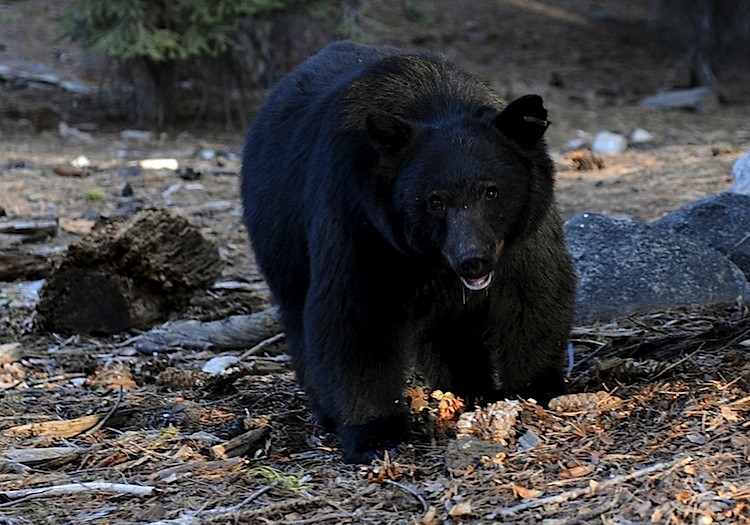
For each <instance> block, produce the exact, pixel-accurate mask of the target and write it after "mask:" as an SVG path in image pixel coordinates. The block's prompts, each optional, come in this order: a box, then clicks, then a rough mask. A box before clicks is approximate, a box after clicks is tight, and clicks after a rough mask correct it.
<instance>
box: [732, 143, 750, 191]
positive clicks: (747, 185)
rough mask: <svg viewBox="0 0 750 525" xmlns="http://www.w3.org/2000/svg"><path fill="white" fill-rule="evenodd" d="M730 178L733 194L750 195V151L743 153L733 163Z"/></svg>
mask: <svg viewBox="0 0 750 525" xmlns="http://www.w3.org/2000/svg"><path fill="white" fill-rule="evenodd" d="M732 177H733V178H734V182H733V183H732V191H733V192H734V193H742V194H744V195H750V151H748V152H747V153H745V154H744V155H743V156H741V157H740V158H739V159H737V162H735V163H734V166H733V167H732Z"/></svg>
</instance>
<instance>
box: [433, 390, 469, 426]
mask: <svg viewBox="0 0 750 525" xmlns="http://www.w3.org/2000/svg"><path fill="white" fill-rule="evenodd" d="M431 397H432V398H433V399H435V400H437V401H438V407H437V419H436V420H435V424H436V425H437V426H445V424H446V423H447V422H451V421H455V420H456V419H457V418H458V413H459V412H461V410H463V409H464V406H465V405H464V400H463V399H461V398H460V397H458V396H456V395H454V394H453V393H452V392H442V391H440V390H435V391H434V392H432V394H431Z"/></svg>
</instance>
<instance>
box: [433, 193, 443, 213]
mask: <svg viewBox="0 0 750 525" xmlns="http://www.w3.org/2000/svg"><path fill="white" fill-rule="evenodd" d="M429 203H430V207H431V208H432V209H433V210H442V209H443V208H445V202H444V201H443V198H442V197H441V196H440V195H431V196H430V198H429Z"/></svg>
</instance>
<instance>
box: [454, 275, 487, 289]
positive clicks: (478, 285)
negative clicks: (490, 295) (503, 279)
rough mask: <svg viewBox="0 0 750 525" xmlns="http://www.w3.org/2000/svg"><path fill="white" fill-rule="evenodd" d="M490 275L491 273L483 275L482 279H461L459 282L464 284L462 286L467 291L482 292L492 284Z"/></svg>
mask: <svg viewBox="0 0 750 525" xmlns="http://www.w3.org/2000/svg"><path fill="white" fill-rule="evenodd" d="M492 273H493V272H490V273H488V274H487V275H483V276H482V277H477V278H476V279H469V278H466V277H461V282H462V283H464V286H465V287H466V288H468V289H469V290H472V291H477V290H484V289H485V288H487V287H488V286H489V285H490V283H491V282H492Z"/></svg>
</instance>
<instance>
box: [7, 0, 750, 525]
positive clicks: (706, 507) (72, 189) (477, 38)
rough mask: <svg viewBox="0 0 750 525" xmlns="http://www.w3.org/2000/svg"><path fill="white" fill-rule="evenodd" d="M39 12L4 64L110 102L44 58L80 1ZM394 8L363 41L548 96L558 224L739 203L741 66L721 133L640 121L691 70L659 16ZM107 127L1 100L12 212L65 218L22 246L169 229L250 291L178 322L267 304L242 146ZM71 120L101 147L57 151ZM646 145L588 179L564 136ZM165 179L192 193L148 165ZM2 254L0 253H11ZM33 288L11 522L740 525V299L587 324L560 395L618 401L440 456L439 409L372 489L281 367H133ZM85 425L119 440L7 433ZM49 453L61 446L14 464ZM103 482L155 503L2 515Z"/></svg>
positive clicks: (15, 415)
mask: <svg viewBox="0 0 750 525" xmlns="http://www.w3.org/2000/svg"><path fill="white" fill-rule="evenodd" d="M47 4H49V3H47V2H41V1H37V0H26V1H22V2H10V3H0V63H2V62H6V61H10V60H12V59H17V58H23V59H26V60H36V61H41V62H45V63H47V64H50V65H52V66H54V67H55V68H56V69H58V70H60V71H62V72H64V73H66V74H70V75H75V76H78V77H81V78H83V79H84V80H85V81H86V82H88V83H90V84H91V85H92V86H96V82H97V78H96V68H94V67H93V66H92V64H91V63H90V61H88V59H86V58H85V55H84V54H83V53H82V52H81V50H80V49H78V48H76V47H75V46H71V45H70V44H67V43H64V42H63V43H57V42H54V35H55V31H56V28H57V27H59V18H60V14H61V13H62V12H63V10H64V8H65V6H67V5H69V2H68V1H65V2H55V3H53V4H54V6H52V7H48V6H47ZM403 5H406V4H405V3H403V2H397V1H395V0H379V1H373V2H369V3H368V5H367V8H366V9H363V10H362V11H361V12H360V13H359V19H358V23H359V24H360V25H361V26H362V27H363V28H365V29H366V30H367V31H368V32H369V34H370V35H371V38H372V40H373V41H377V42H385V43H390V44H395V45H399V46H405V47H412V48H418V49H432V50H437V51H441V52H444V53H445V54H447V55H448V56H449V57H450V58H452V59H454V60H455V61H456V62H459V63H461V64H462V65H464V66H465V67H466V68H468V69H470V70H472V71H475V72H477V73H478V74H480V75H482V76H483V77H485V78H487V79H488V80H489V81H490V82H491V83H492V84H493V85H494V86H495V88H496V89H498V91H499V92H501V93H502V94H503V95H505V96H506V97H507V98H511V97H514V96H519V95H522V94H524V93H527V92H536V93H539V94H541V95H542V96H543V97H544V99H545V105H546V106H547V108H548V109H549V111H550V118H551V119H552V120H553V125H552V127H551V128H550V131H549V135H548V139H549V144H550V149H551V151H552V154H553V157H554V159H555V161H556V163H557V167H558V184H557V188H558V190H557V197H558V201H559V205H560V207H561V210H562V212H563V215H564V216H565V217H566V218H568V217H571V216H573V215H575V214H578V213H581V212H584V211H598V212H603V213H606V214H608V215H616V216H626V217H630V218H633V219H637V220H652V219H655V218H658V217H660V216H661V215H663V214H664V213H667V212H669V211H671V210H673V209H676V208H678V207H680V206H682V205H684V204H686V203H689V202H692V201H694V200H696V199H698V198H701V197H704V196H707V195H710V194H714V193H717V192H721V191H724V190H726V189H728V188H729V187H730V186H731V167H732V164H733V162H734V161H735V160H736V159H737V158H738V157H739V156H740V155H741V154H743V153H745V152H747V151H748V150H749V149H750V124H749V123H748V120H747V116H748V115H749V114H750V112H749V111H748V110H750V90H748V88H747V86H750V71H748V70H746V68H745V70H743V69H742V68H741V67H738V66H735V65H733V64H734V63H733V62H730V64H729V65H728V67H727V69H726V71H725V75H724V78H723V82H722V85H721V94H722V99H723V102H722V104H721V106H720V108H719V109H717V110H715V111H711V112H702V113H700V112H687V111H678V110H671V111H665V110H653V109H645V108H641V107H638V105H637V102H638V101H639V100H640V99H641V98H643V97H645V96H648V95H651V94H653V93H656V92H658V91H661V90H666V89H671V88H676V87H684V86H685V82H686V74H685V72H684V71H683V69H682V67H681V59H682V57H683V56H684V52H683V51H682V50H680V49H677V48H676V47H675V46H670V45H668V42H669V41H668V40H667V39H666V37H665V35H662V34H660V33H659V32H658V31H657V30H656V29H654V26H653V25H650V24H649V23H648V20H649V19H650V18H651V17H652V15H653V13H652V12H651V10H652V7H651V2H647V1H645V0H643V1H640V0H639V1H634V2H615V1H593V0H591V1H587V0H562V1H552V0H544V1H542V0H539V1H532V0H504V1H500V0H497V1H492V2H490V1H487V2H455V1H433V2H414V5H417V6H418V7H419V8H420V9H421V14H422V15H424V16H421V17H417V18H416V19H415V20H413V21H409V20H408V19H407V17H405V16H404V14H403V13H404V11H403V9H402V6H403ZM409 5H411V4H410V3H409ZM32 21H33V23H32ZM95 109H96V105H95V104H93V103H90V102H87V101H82V100H80V99H79V97H75V96H72V95H70V94H67V93H64V92H62V91H61V90H59V89H58V88H55V87H53V86H49V85H44V84H39V83H30V84H26V85H23V86H20V85H19V86H10V85H6V84H3V83H1V82H0V141H2V143H3V146H4V147H3V148H2V150H0V206H1V207H2V208H3V209H4V210H5V213H6V214H7V215H8V216H9V217H21V216H44V215H50V216H56V217H59V219H60V233H59V235H58V236H56V237H54V238H52V239H46V240H41V241H37V242H35V243H31V244H27V245H26V246H27V247H29V248H34V249H39V250H42V249H53V248H54V249H63V248H64V247H66V246H67V245H68V244H70V243H72V242H75V241H76V240H77V239H79V238H80V237H81V236H82V235H84V234H85V233H86V232H87V231H88V230H89V229H90V228H91V226H92V225H93V223H94V220H95V219H96V218H97V217H98V216H100V215H106V216H110V217H126V216H128V215H130V214H132V212H133V210H135V209H138V208H142V207H151V206H155V207H168V208H169V209H171V210H172V211H174V212H176V213H179V214H180V215H183V216H185V217H186V218H188V219H189V220H190V221H191V222H192V223H193V224H195V225H197V226H199V227H200V228H201V230H202V232H203V233H204V235H205V236H206V237H207V238H209V239H211V240H213V241H214V242H216V244H217V245H218V246H219V248H220V252H221V255H222V258H223V259H224V261H225V267H224V270H223V275H222V279H223V280H224V281H236V282H239V283H241V284H242V285H243V286H241V287H240V288H239V289H238V290H227V289H225V288H220V289H219V288H217V289H214V290H211V291H210V292H208V293H206V294H205V296H202V297H198V298H196V299H194V301H193V304H192V305H191V307H190V309H189V311H187V312H183V313H181V314H179V316H176V317H180V318H187V317H193V318H199V319H204V320H207V319H220V318H224V317H226V316H228V315H232V314H239V313H249V312H254V311H258V310H260V309H262V308H265V307H266V306H268V304H269V296H268V293H267V290H266V289H265V287H264V285H263V283H262V278H261V276H260V275H259V273H258V272H257V270H256V268H255V265H254V262H253V259H252V254H251V251H250V249H249V247H248V245H247V241H246V234H245V231H244V228H243V227H242V225H241V221H240V203H239V199H238V197H237V185H238V178H237V173H238V171H239V153H240V150H241V147H242V132H235V133H227V132H223V131H216V129H214V128H216V127H217V126H213V127H212V128H211V129H195V128H191V129H187V130H170V131H166V132H163V133H159V132H154V134H153V136H152V137H151V138H147V139H143V140H138V139H125V138H122V137H121V134H120V132H121V131H122V130H123V129H127V128H128V127H129V126H128V125H127V124H117V123H111V122H107V121H106V120H105V119H103V118H97V113H96V111H95ZM60 120H65V122H66V123H67V124H68V125H69V126H72V127H74V128H76V129H78V130H82V131H85V132H88V133H89V134H90V138H80V137H78V138H76V137H70V136H67V137H66V136H63V135H62V134H61V133H60V131H59V128H58V124H59V122H60ZM636 128H643V129H645V130H647V131H649V132H650V133H652V134H653V135H654V140H653V141H651V142H649V143H648V144H645V145H642V146H639V147H631V148H630V149H628V150H627V151H626V152H625V153H621V154H611V155H605V156H603V157H602V160H603V163H604V167H603V168H601V169H592V170H586V171H580V170H576V169H574V163H573V161H572V159H571V155H570V153H569V152H567V151H564V148H563V146H564V144H565V143H566V142H567V141H569V140H571V139H573V138H575V137H576V130H583V131H586V132H588V133H592V134H593V133H596V132H598V131H601V130H609V131H614V132H619V133H623V134H625V135H627V134H629V133H630V132H632V131H633V130H635V129H636ZM79 155H85V156H86V157H87V158H88V159H89V160H90V161H91V167H90V168H89V169H87V170H85V173H84V176H80V177H65V176H61V175H58V174H56V173H55V172H54V171H53V169H54V167H56V166H63V165H64V166H69V165H70V162H71V161H72V160H73V159H75V158H76V157H78V156H79ZM160 157H170V158H175V159H177V160H178V162H179V163H180V165H181V166H184V167H191V168H193V169H194V170H195V171H199V172H202V175H201V176H200V177H199V178H198V179H196V180H185V179H183V178H181V177H180V176H179V175H178V174H177V173H176V172H174V171H170V170H138V169H135V168H134V165H135V164H136V163H137V162H138V161H139V160H142V159H145V158H160ZM126 186H128V187H129V188H130V189H131V190H132V195H131V196H127V195H124V194H128V193H129V191H123V190H124V189H125V187H126ZM0 240H2V242H3V243H4V244H0V249H4V247H6V246H9V245H10V244H13V243H16V242H18V241H17V240H15V239H9V238H8V239H6V238H3V239H0ZM24 285H25V283H0V348H3V346H2V345H4V344H5V345H14V344H15V343H19V344H20V346H18V347H14V348H17V350H18V351H21V352H22V353H23V358H22V359H21V360H17V359H13V360H11V362H7V363H4V362H0V392H1V393H2V395H1V396H0V524H2V523H13V524H26V523H55V524H63V523H71V524H72V523H76V524H77V523H110V524H119V523H121V524H125V523H175V524H177V523H179V524H185V523H214V522H217V523H230V522H233V523H290V524H291V523H297V524H303V523H305V524H306V523H378V524H381V523H423V524H433V523H440V522H445V523H458V522H473V523H536V522H543V523H548V524H560V523H605V524H610V523H611V524H616V523H646V522H652V523H696V524H708V523H713V522H719V523H732V524H734V523H750V437H748V436H749V435H750V432H749V430H750V367H749V366H748V362H750V360H749V359H748V356H749V354H748V349H747V348H748V344H749V342H750V316H749V315H748V312H747V307H746V306H745V304H744V303H743V302H742V301H739V302H738V303H737V304H731V305H718V306H716V305H714V306H711V307H708V306H706V305H698V306H695V307H692V308H686V309H682V310H679V311H669V312H655V313H651V314H649V315H644V316H639V317H633V318H629V319H623V320H619V321H617V322H613V323H611V324H608V325H599V326H593V327H577V328H576V329H575V330H574V332H573V336H572V337H573V342H574V346H575V354H576V365H575V367H574V368H573V370H572V373H571V384H570V387H571V391H572V392H576V393H590V394H593V393H596V392H601V391H606V392H609V393H610V395H611V396H610V397H608V398H606V399H605V401H606V400H608V401H606V402H602V400H601V398H599V397H597V398H594V397H593V396H590V397H588V398H584V397H581V398H576V399H575V400H573V401H569V402H568V404H567V405H565V404H564V406H563V407H562V408H561V409H560V410H559V411H550V410H543V409H541V408H539V407H537V406H535V405H534V404H532V403H528V402H523V403H522V404H521V405H520V409H519V413H518V416H517V418H516V420H515V422H512V423H510V424H508V428H507V429H506V430H507V431H508V432H507V436H506V437H505V438H504V440H505V442H504V443H498V442H491V441H483V440H480V439H479V438H471V439H468V438H462V440H458V441H456V440H452V439H450V438H449V437H447V436H445V435H443V434H441V433H440V432H437V431H433V430H432V429H433V425H434V421H433V419H434V415H432V416H430V415H429V414H431V413H432V412H430V411H429V410H428V415H424V414H422V415H421V416H419V417H417V416H415V423H416V426H417V427H418V431H419V432H420V433H422V434H426V435H428V436H429V437H424V436H423V437H422V439H420V440H418V441H417V443H416V444H413V445H410V446H409V447H407V448H406V450H404V451H402V452H401V453H400V454H399V455H398V456H396V457H395V458H392V459H390V458H389V459H387V460H386V461H381V462H376V463H375V464H373V465H371V466H368V467H365V468H359V467H353V466H349V465H345V464H343V463H342V462H341V459H340V454H339V453H338V449H337V447H338V444H337V443H336V440H335V438H334V437H333V436H329V435H325V434H322V433H321V431H320V430H318V429H316V428H315V427H314V426H313V425H312V423H311V422H310V419H309V415H308V412H307V408H306V405H305V398H304V394H303V393H302V392H300V391H299V390H298V389H297V388H296V386H295V384H294V379H293V375H292V374H291V372H289V370H288V369H287V367H286V365H285V361H284V360H283V359H282V358H279V355H280V354H281V353H282V352H283V350H284V347H283V344H279V343H276V344H274V345H270V346H269V347H268V348H267V349H266V350H267V351H268V354H269V355H268V356H262V357H253V358H249V359H247V360H246V361H245V362H244V365H245V366H242V367H237V368H235V369H232V370H231V371H230V372H229V373H227V374H225V375H223V376H219V377H213V378H212V377H208V376H206V375H205V374H202V373H200V372H199V370H200V368H201V367H202V366H203V364H204V363H205V362H206V361H207V360H208V359H210V358H211V357H214V356H215V353H213V352H209V351H206V352H195V351H186V350H182V349H174V351H171V352H165V353H160V354H157V355H144V354H139V353H138V352H136V351H135V349H134V348H133V347H132V345H130V344H129V343H128V339H129V337H130V336H132V335H134V334H131V333H125V334H121V335H118V336H115V337H89V336H72V337H62V336H58V335H55V334H47V333H41V332H39V331H38V330H37V329H36V328H35V327H34V323H33V321H34V312H33V300H32V299H29V298H28V296H27V295H28V294H26V293H25V292H24V290H25V289H27V288H28V287H27V286H24ZM5 348H10V347H9V346H6V347H5ZM240 353H241V352H240ZM121 387H122V390H120V388H121ZM120 392H121V393H120ZM592 399H598V400H599V402H596V403H593V404H591V402H592V401H591V400H592ZM429 401H430V403H431V407H432V408H433V409H434V408H435V407H434V405H436V403H437V402H436V401H435V400H429ZM113 408H116V410H114V411H112V409H113ZM89 415H100V416H108V417H106V418H105V419H104V422H103V423H102V425H101V428H95V429H94V430H93V431H89V430H90V429H88V428H86V429H84V430H82V431H81V432H79V433H75V434H72V435H71V434H68V435H66V436H65V437H61V436H60V435H59V434H55V432H53V431H52V430H51V429H50V428H49V427H41V428H37V429H36V430H31V431H26V430H24V429H23V428H21V429H19V426H21V425H24V424H29V423H43V422H49V421H54V420H72V419H75V418H80V417H83V416H89ZM266 426H267V427H268V428H269V433H268V435H267V436H266V437H265V438H264V439H262V440H260V441H259V442H258V443H256V444H255V445H253V446H252V447H251V448H250V450H249V451H247V452H245V453H244V454H243V455H242V456H239V457H235V458H221V457H216V456H215V455H213V454H212V451H211V447H212V446H213V445H216V444H217V443H220V442H223V441H225V440H228V439H230V438H232V437H234V436H236V435H238V434H240V433H242V432H244V431H245V430H248V429H255V428H259V427H266ZM48 447H59V448H57V449H54V450H52V451H46V453H47V454H52V453H54V454H53V455H52V456H51V457H46V458H41V457H36V458H35V459H28V458H23V457H21V452H24V453H25V454H29V453H30V452H32V451H36V454H37V455H38V454H40V452H39V449H43V448H48ZM94 481H99V482H104V481H106V482H112V483H121V484H126V485H138V486H144V487H154V491H153V492H152V493H150V494H148V495H133V494H129V493H118V492H113V491H112V490H99V489H96V488H94V487H90V486H89V487H87V489H86V490H85V491H83V492H68V493H64V494H62V495H54V496H49V497H39V496H38V495H36V496H35V495H26V496H25V497H23V498H21V499H13V500H11V499H8V494H9V493H8V492H6V491H12V490H20V489H26V488H33V487H53V486H61V485H64V484H78V486H79V487H81V486H82V485H80V484H81V483H83V482H94Z"/></svg>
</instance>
